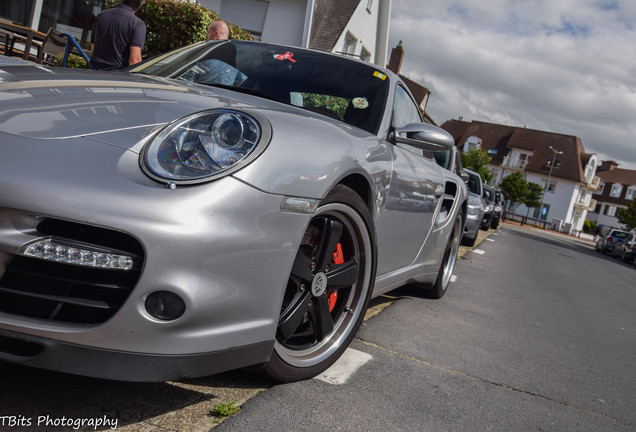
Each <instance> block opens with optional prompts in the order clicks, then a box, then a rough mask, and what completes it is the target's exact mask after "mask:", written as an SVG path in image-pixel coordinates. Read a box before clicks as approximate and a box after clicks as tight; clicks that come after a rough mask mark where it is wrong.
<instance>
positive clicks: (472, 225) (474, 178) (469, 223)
mask: <svg viewBox="0 0 636 432" xmlns="http://www.w3.org/2000/svg"><path fill="white" fill-rule="evenodd" d="M464 172H465V173H466V174H468V182H467V185H468V211H467V212H466V224H465V225H464V235H463V236H462V244H465V245H466V246H474V245H475V241H476V240H477V234H479V227H480V226H481V223H482V220H483V218H484V212H485V211H486V200H485V199H484V196H483V186H484V184H483V183H482V181H481V176H480V175H479V173H476V172H475V171H472V170H469V169H466V168H464Z"/></svg>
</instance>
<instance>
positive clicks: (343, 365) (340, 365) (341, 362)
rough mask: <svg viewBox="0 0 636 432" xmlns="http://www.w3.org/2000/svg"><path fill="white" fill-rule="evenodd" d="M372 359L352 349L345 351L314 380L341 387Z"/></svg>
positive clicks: (368, 355)
mask: <svg viewBox="0 0 636 432" xmlns="http://www.w3.org/2000/svg"><path fill="white" fill-rule="evenodd" d="M372 358H373V357H372V356H371V354H367V353H365V352H362V351H358V350H355V349H353V348H347V350H346V351H345V352H344V353H343V354H342V357H340V358H339V359H338V360H337V361H336V362H335V363H334V364H333V365H331V367H330V368H329V369H327V370H326V371H324V372H323V373H322V374H320V375H318V376H317V377H315V378H314V379H318V380H320V381H324V382H326V383H329V384H336V385H341V384H344V383H346V382H347V380H348V379H349V378H351V375H353V373H354V372H355V371H357V370H358V369H360V368H361V367H362V366H363V365H364V364H365V363H366V362H368V361H369V360H371V359H372Z"/></svg>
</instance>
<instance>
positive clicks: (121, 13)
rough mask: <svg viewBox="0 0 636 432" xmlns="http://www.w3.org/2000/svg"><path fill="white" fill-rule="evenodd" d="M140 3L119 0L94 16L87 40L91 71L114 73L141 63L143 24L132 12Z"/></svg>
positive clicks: (143, 37) (144, 33) (144, 36)
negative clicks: (89, 50) (119, 0)
mask: <svg viewBox="0 0 636 432" xmlns="http://www.w3.org/2000/svg"><path fill="white" fill-rule="evenodd" d="M143 4H144V0H122V1H121V4H119V5H117V6H115V7H114V8H112V9H106V10H105V11H103V12H101V13H100V14H99V15H98V16H97V18H96V19H95V24H94V25H93V34H92V38H91V39H92V42H93V45H94V46H93V55H92V57H91V62H90V68H91V69H96V70H117V69H121V68H124V67H126V66H129V65H132V64H135V63H139V62H140V61H141V50H142V49H143V47H144V43H145V42H146V24H145V23H144V22H143V21H142V20H141V19H140V18H138V17H136V16H135V12H137V10H139V8H140V7H141V6H142V5H143Z"/></svg>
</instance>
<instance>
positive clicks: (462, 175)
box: [459, 170, 470, 184]
mask: <svg viewBox="0 0 636 432" xmlns="http://www.w3.org/2000/svg"><path fill="white" fill-rule="evenodd" d="M459 176H460V177H461V178H462V180H464V183H466V184H468V180H470V176H469V175H468V173H467V172H466V171H464V170H461V172H460V173H459Z"/></svg>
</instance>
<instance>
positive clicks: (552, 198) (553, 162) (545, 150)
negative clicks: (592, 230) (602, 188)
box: [442, 120, 600, 233]
mask: <svg viewBox="0 0 636 432" xmlns="http://www.w3.org/2000/svg"><path fill="white" fill-rule="evenodd" d="M442 128H444V129H446V130H447V131H448V132H449V133H450V134H451V135H453V137H454V138H455V142H456V143H457V146H458V147H459V148H460V149H462V150H463V151H468V149H470V148H473V147H477V148H480V149H482V150H484V151H486V152H487V153H488V155H489V156H490V157H491V158H492V160H491V163H490V165H489V168H490V169H491V173H492V174H493V180H492V182H491V183H492V184H494V185H498V184H499V183H500V182H501V180H502V179H503V178H504V177H506V176H507V175H508V174H510V173H512V172H515V171H521V172H523V173H524V178H525V179H526V180H527V181H529V182H533V183H537V184H538V185H540V186H542V187H543V189H544V193H543V205H542V206H540V207H537V208H533V209H530V214H529V216H530V218H532V219H535V220H538V221H545V222H546V223H547V224H549V225H550V226H552V225H553V223H556V224H557V228H558V229H559V230H561V231H565V232H568V233H570V232H572V231H581V230H582V229H583V224H584V223H585V219H586V217H587V214H588V211H591V210H594V208H595V207H596V201H595V200H594V199H593V193H594V191H596V190H597V188H598V186H599V182H600V179H599V177H597V176H596V167H597V165H598V157H597V155H596V154H590V153H586V152H585V149H584V148H583V144H582V143H581V140H580V138H578V137H576V136H572V135H563V134H558V133H553V132H545V131H539V130H534V129H527V128H519V127H513V126H506V125H498V124H492V123H485V122H476V121H473V122H470V123H469V122H465V121H461V120H449V121H447V122H446V123H444V124H443V125H442ZM541 209H543V212H541V214H539V213H540V211H541ZM527 213H528V209H527V208H526V207H525V206H524V205H520V206H518V208H517V209H516V214H517V215H519V216H525V215H526V214H527Z"/></svg>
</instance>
